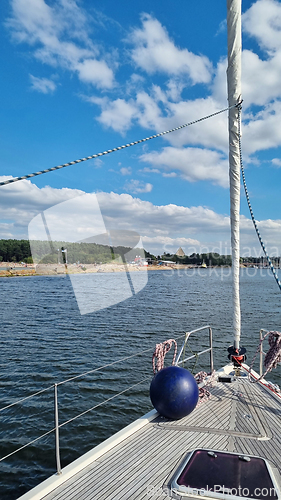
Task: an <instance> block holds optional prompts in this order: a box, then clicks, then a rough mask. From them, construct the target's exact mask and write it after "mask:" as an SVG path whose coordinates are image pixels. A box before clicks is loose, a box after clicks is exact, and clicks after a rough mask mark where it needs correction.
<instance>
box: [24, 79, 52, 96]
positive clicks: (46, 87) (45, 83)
mask: <svg viewBox="0 0 281 500" xmlns="http://www.w3.org/2000/svg"><path fill="white" fill-rule="evenodd" d="M29 77H30V80H31V89H32V90H36V91H37V92H42V93H43V94H50V93H52V92H54V91H55V90H56V84H55V82H53V80H49V79H48V78H40V77H37V76H33V75H29Z"/></svg>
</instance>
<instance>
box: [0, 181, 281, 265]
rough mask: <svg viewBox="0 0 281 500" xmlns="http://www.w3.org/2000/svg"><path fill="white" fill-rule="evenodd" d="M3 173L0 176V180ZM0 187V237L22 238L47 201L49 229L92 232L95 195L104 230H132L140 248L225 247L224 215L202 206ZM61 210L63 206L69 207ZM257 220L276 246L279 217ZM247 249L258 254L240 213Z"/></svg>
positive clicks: (72, 237) (21, 185)
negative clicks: (140, 240)
mask: <svg viewBox="0 0 281 500" xmlns="http://www.w3.org/2000/svg"><path fill="white" fill-rule="evenodd" d="M6 178H7V177H1V180H4V179H6ZM1 193H2V196H1V199H0V210H1V213H2V220H5V222H2V223H1V224H0V237H1V238H27V228H28V224H29V223H30V221H31V220H32V219H33V218H34V217H36V216H37V215H38V214H40V213H42V212H44V211H45V210H48V209H49V208H50V207H53V208H52V210H51V211H50V210H49V212H48V213H49V214H51V215H52V217H53V218H52V222H53V227H55V229H56V233H55V234H57V235H59V234H64V235H68V237H69V241H77V240H80V239H83V238H84V237H85V235H86V236H87V237H89V236H91V234H92V233H95V234H97V228H96V227H95V226H94V225H93V224H94V222H93V221H94V219H95V217H93V213H96V211H97V201H98V206H99V210H100V213H101V215H102V218H103V221H104V224H105V227H106V229H107V230H109V231H110V230H120V231H121V230H130V231H136V232H137V233H138V234H139V235H140V236H141V237H142V240H143V242H144V248H145V249H146V250H148V251H151V252H152V253H154V254H157V255H158V254H162V253H163V252H164V251H165V252H171V253H174V252H176V250H177V249H178V248H179V246H182V247H183V249H184V251H185V252H186V253H187V254H191V253H192V252H194V251H195V252H199V253H200V252H206V251H215V252H218V253H228V252H229V246H230V242H229V238H230V236H229V232H230V231H229V216H228V215H225V214H219V213H216V212H215V211H214V210H211V209H210V208H208V207H203V206H200V205H199V206H196V207H184V206H178V205H174V204H167V205H155V204H153V203H151V202H148V201H143V200H140V199H139V198H137V197H133V196H132V195H130V194H124V193H123V194H117V193H113V192H111V193H106V192H100V193H97V194H93V195H91V194H86V198H85V196H82V197H81V195H84V194H85V193H84V192H83V191H80V190H75V189H67V188H63V189H54V188H51V187H49V186H45V187H43V188H38V187H37V186H36V185H34V184H32V183H31V182H30V181H27V180H24V181H21V182H18V183H15V184H10V185H7V186H4V187H3V188H2V191H1ZM85 199H86V203H85ZM68 200H72V201H71V206H72V207H73V210H72V212H71V220H70V219H69V216H68V218H67V217H64V216H63V213H60V211H59V210H57V209H56V205H58V204H59V203H62V202H64V201H68ZM67 206H68V207H69V204H68V205H67ZM67 210H68V212H69V208H68V209H67ZM68 215H69V213H68ZM54 217H55V218H54ZM66 220H67V224H68V225H66ZM54 222H55V224H54ZM258 226H259V228H260V230H261V233H262V235H263V239H264V240H265V241H268V242H269V244H270V248H269V251H270V249H271V248H274V249H281V220H278V219H277V220H270V219H269V220H264V221H258ZM183 235H185V236H183ZM35 236H36V235H35ZM206 249H208V250H206ZM248 249H250V250H249V251H250V254H251V255H260V254H261V252H260V248H259V244H258V243H257V238H256V235H255V233H254V230H253V227H252V222H251V220H250V219H247V218H246V217H243V216H242V217H241V250H242V255H243V253H245V252H248ZM279 253H280V252H279ZM276 254H277V251H276V253H275V255H276ZM248 255H249V253H248Z"/></svg>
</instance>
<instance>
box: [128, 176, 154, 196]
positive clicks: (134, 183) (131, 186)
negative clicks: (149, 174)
mask: <svg viewBox="0 0 281 500" xmlns="http://www.w3.org/2000/svg"><path fill="white" fill-rule="evenodd" d="M124 188H125V190H126V191H129V192H130V193H133V194H138V193H150V192H151V191H152V189H153V186H152V184H150V183H149V182H146V183H145V182H141V181H138V180H135V179H132V180H131V181H129V182H127V183H126V184H125V186H124Z"/></svg>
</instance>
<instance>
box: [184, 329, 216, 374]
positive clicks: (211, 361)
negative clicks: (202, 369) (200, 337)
mask: <svg viewBox="0 0 281 500" xmlns="http://www.w3.org/2000/svg"><path fill="white" fill-rule="evenodd" d="M206 329H208V330H209V347H208V348H207V349H204V350H203V351H200V352H197V353H196V354H191V356H188V357H185V350H186V346H187V341H188V340H189V338H190V336H191V335H192V334H194V333H198V332H202V331H204V330H206ZM208 352H209V353H210V371H211V373H212V372H213V371H214V358H213V337H212V328H211V327H210V325H205V326H202V327H201V328H196V330H192V331H191V332H187V333H186V334H185V339H184V342H183V344H182V346H181V348H180V350H179V353H178V356H177V359H176V362H175V364H176V365H184V363H185V362H186V361H190V360H191V359H194V358H196V359H197V358H198V357H199V356H201V355H202V354H206V353H208ZM181 358H183V359H181Z"/></svg>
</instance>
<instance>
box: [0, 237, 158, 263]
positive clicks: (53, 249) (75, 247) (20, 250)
mask: <svg viewBox="0 0 281 500" xmlns="http://www.w3.org/2000/svg"><path fill="white" fill-rule="evenodd" d="M144 252H145V251H144ZM141 253H142V255H143V250H142V249H140V248H135V249H131V248H129V247H123V246H117V247H110V246H108V245H101V244H97V243H69V242H66V241H53V242H49V241H34V240H32V241H31V243H30V242H29V241H28V240H12V239H11V240H0V261H1V262H25V263H30V264H31V263H36V264H38V263H41V264H57V263H58V262H60V263H64V259H65V260H67V262H68V263H69V264H74V263H78V262H79V263H83V264H95V263H97V264H100V263H103V264H104V263H107V262H110V261H112V260H113V259H117V258H118V257H121V259H122V260H123V259H125V260H126V261H127V262H128V261H131V260H134V258H135V257H137V256H138V255H140V254H141ZM145 257H151V258H155V257H153V256H150V254H149V253H148V252H145Z"/></svg>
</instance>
